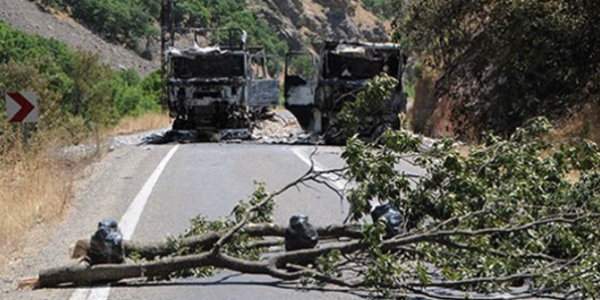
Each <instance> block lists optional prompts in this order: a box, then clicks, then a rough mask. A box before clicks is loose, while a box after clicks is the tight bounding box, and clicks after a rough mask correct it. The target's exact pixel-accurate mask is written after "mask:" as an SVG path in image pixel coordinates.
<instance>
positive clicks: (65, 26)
mask: <svg viewBox="0 0 600 300" xmlns="http://www.w3.org/2000/svg"><path fill="white" fill-rule="evenodd" d="M0 20H1V21H4V22H5V23H6V24H8V25H9V26H11V27H12V28H14V29H17V30H21V31H24V32H27V33H31V34H38V35H41V36H43V37H48V38H54V39H57V40H59V41H62V42H64V43H66V44H67V45H69V46H71V47H72V48H74V49H82V50H87V51H91V52H95V53H98V54H99V55H100V59H101V61H102V62H104V63H106V64H108V65H110V66H113V67H114V68H125V69H134V70H136V71H138V72H139V73H140V74H141V75H146V74H148V73H150V72H152V71H153V70H155V69H156V68H158V66H159V62H158V60H155V61H148V60H145V59H143V58H141V57H139V56H138V55H137V54H135V53H134V52H133V51H130V50H127V49H125V48H124V47H122V46H120V45H115V44H110V43H107V42H106V41H104V40H102V39H101V38H99V37H98V36H96V35H95V34H93V33H92V32H91V31H89V30H88V29H86V28H85V27H83V26H82V25H80V24H78V23H77V22H75V21H73V20H71V19H70V18H68V17H62V16H57V15H53V14H50V13H46V12H44V11H42V10H40V8H39V7H38V5H36V4H35V3H34V2H31V1H28V0H0Z"/></svg>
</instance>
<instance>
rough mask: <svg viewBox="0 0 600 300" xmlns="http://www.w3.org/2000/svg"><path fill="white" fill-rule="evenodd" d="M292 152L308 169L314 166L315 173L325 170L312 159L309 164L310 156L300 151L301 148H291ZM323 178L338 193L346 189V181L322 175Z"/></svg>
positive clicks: (330, 175)
mask: <svg viewBox="0 0 600 300" xmlns="http://www.w3.org/2000/svg"><path fill="white" fill-rule="evenodd" d="M292 152H293V153H294V154H295V155H296V156H297V157H298V158H300V160H302V161H303V162H304V163H305V164H307V165H308V166H309V167H310V166H314V170H315V171H317V172H322V171H325V170H326V169H325V168H324V167H323V166H322V165H321V164H319V163H318V162H317V161H316V160H314V159H313V160H312V162H311V159H310V155H309V154H306V152H304V151H302V148H292ZM323 178H325V179H327V181H329V182H330V183H331V184H333V185H334V186H335V187H336V188H337V189H338V190H340V191H343V190H345V189H347V188H348V181H347V180H345V179H340V178H336V177H335V176H334V175H332V174H324V175H323Z"/></svg>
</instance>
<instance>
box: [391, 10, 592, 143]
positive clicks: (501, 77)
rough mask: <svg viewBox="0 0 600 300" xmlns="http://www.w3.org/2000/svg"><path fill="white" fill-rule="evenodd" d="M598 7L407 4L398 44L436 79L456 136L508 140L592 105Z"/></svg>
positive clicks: (398, 21)
mask: <svg viewBox="0 0 600 300" xmlns="http://www.w3.org/2000/svg"><path fill="white" fill-rule="evenodd" d="M599 16H600V5H599V4H598V3H597V2H594V1H567V0H548V1H516V0H515V1H512V0H511V1H493V0H484V1H479V0H473V1H455V0H419V1H410V2H408V4H407V5H406V6H405V9H404V10H403V12H402V13H401V14H399V15H398V18H397V19H396V23H395V25H396V39H397V40H401V41H403V42H404V43H405V45H406V46H407V47H409V48H410V49H411V51H414V52H415V53H416V54H417V55H418V56H419V57H420V58H421V60H422V61H423V62H424V63H425V65H426V66H428V67H429V68H430V69H433V70H434V73H436V74H441V75H440V77H439V78H438V80H437V84H436V88H437V92H438V93H437V96H439V97H442V98H446V99H449V101H451V103H452V107H453V110H452V120H453V122H454V123H455V127H457V134H458V135H460V136H461V137H463V138H472V139H478V138H479V137H480V136H479V135H480V134H481V133H482V132H484V131H487V130H492V131H493V132H495V133H497V134H500V135H502V136H504V137H507V136H508V135H509V134H510V133H512V132H513V131H514V130H515V129H516V128H517V127H519V126H521V125H522V124H524V122H526V121H527V120H529V119H530V118H532V117H534V116H539V115H545V116H547V117H549V118H550V119H554V118H560V117H564V116H567V115H568V114H569V112H570V111H572V110H574V109H576V108H577V107H578V106H579V105H581V104H584V103H590V102H597V98H598V97H597V96H598V82H599V81H598V76H599V73H598V65H599V64H600V50H599V49H598V47H597V45H598V41H599V39H600V35H599V32H600V31H599V30H598V29H600V28H599V27H598V26H599V25H598V22H597V20H598V17H599Z"/></svg>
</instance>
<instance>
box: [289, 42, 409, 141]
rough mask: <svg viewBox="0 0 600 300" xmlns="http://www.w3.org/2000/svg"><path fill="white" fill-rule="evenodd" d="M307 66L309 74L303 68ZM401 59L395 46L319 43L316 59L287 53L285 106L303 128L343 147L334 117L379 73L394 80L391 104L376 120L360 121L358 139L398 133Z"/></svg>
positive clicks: (402, 103) (401, 107)
mask: <svg viewBox="0 0 600 300" xmlns="http://www.w3.org/2000/svg"><path fill="white" fill-rule="evenodd" d="M310 67H312V68H313V69H312V70H307V68H310ZM403 69H404V55H403V53H402V50H401V48H400V45H398V44H392V43H360V42H337V41H327V42H324V43H323V44H322V45H321V46H320V48H319V49H318V51H317V55H312V54H309V53H299V52H296V53H288V55H287V56H286V65H285V78H284V80H285V82H284V89H285V91H284V94H285V107H286V108H287V109H288V110H289V111H290V112H291V113H292V114H294V115H295V117H296V118H297V119H298V122H299V123H300V125H301V126H302V128H303V129H305V130H308V131H310V132H312V133H314V134H318V135H320V136H322V137H323V139H324V140H325V143H327V144H344V143H345V141H346V138H347V137H345V136H344V134H343V128H341V126H342V124H341V123H340V120H339V117H338V113H339V112H340V111H341V110H342V108H343V106H344V104H345V103H347V102H348V101H353V100H354V99H355V97H356V94H357V93H358V92H359V91H360V90H361V89H362V88H363V87H365V85H366V84H367V82H368V81H369V80H370V79H371V78H373V77H375V76H377V75H380V74H381V73H386V74H387V75H389V76H392V77H394V78H396V79H398V82H399V83H398V86H397V88H396V89H395V91H394V95H393V97H392V98H391V99H385V101H384V102H383V107H381V109H380V110H378V111H377V112H376V115H371V116H364V118H363V120H362V122H363V123H364V124H360V125H361V126H360V131H361V132H358V134H359V136H360V137H361V138H363V139H366V140H372V139H373V138H376V137H377V136H378V135H379V134H381V133H382V132H383V130H384V129H385V128H386V127H390V128H392V129H399V128H400V119H399V118H400V117H399V114H400V113H402V112H405V111H406V94H405V93H404V92H403V89H402V85H401V82H402V81H401V78H402V77H401V76H402V73H403Z"/></svg>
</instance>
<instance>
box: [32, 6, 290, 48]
mask: <svg viewBox="0 0 600 300" xmlns="http://www.w3.org/2000/svg"><path fill="white" fill-rule="evenodd" d="M161 2H162V1H161V0H148V1H140V0H136V1H120V0H40V3H41V4H43V5H46V6H49V7H53V8H56V9H60V10H62V11H65V12H67V13H68V14H70V15H71V16H72V17H73V18H74V19H76V20H78V21H80V22H81V23H83V24H85V25H86V26H87V27H88V28H89V29H91V30H92V31H94V32H96V33H97V34H98V35H100V36H102V37H104V38H105V39H106V40H108V41H111V42H115V43H122V44H125V45H127V46H128V47H129V48H131V49H134V50H136V51H138V52H139V53H142V52H143V51H145V50H147V49H140V46H139V42H140V41H150V40H158V39H159V34H160V28H159V24H160V13H161ZM174 15H175V20H176V24H175V26H176V27H180V26H186V27H191V26H193V27H209V28H241V29H244V30H246V32H247V33H248V42H249V43H250V44H252V45H261V46H263V47H265V49H266V50H267V51H269V52H270V53H273V54H277V55H279V56H280V57H283V55H284V54H285V52H286V51H287V44H286V43H285V42H284V41H283V40H281V39H279V38H278V37H277V34H276V33H275V31H274V30H272V29H271V28H270V27H269V25H268V23H267V22H266V21H264V20H261V19H259V18H257V17H256V16H255V14H254V13H253V11H252V10H251V9H250V8H249V7H248V5H247V3H246V1H245V0H184V1H177V2H176V4H175V6H174ZM143 46H144V47H145V45H143ZM142 48H143V47H142Z"/></svg>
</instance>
